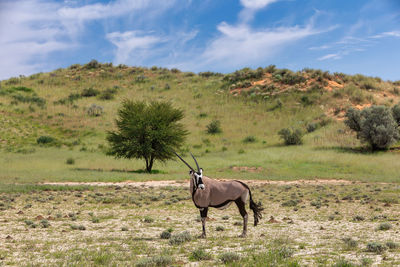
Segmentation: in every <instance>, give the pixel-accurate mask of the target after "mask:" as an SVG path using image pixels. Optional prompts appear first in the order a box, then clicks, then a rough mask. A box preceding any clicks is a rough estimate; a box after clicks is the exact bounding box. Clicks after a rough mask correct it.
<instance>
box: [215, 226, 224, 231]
mask: <svg viewBox="0 0 400 267" xmlns="http://www.w3.org/2000/svg"><path fill="white" fill-rule="evenodd" d="M215 231H218V232H222V231H225V228H224V227H223V226H221V225H218V226H217V227H216V228H215Z"/></svg>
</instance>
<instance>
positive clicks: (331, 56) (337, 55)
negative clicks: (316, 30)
mask: <svg viewBox="0 0 400 267" xmlns="http://www.w3.org/2000/svg"><path fill="white" fill-rule="evenodd" d="M340 58H341V55H340V54H339V53H336V54H327V55H325V56H322V57H319V58H318V60H327V59H340Z"/></svg>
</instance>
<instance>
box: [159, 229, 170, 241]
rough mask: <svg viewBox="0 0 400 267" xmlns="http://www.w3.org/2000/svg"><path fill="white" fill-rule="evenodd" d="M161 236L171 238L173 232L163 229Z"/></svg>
mask: <svg viewBox="0 0 400 267" xmlns="http://www.w3.org/2000/svg"><path fill="white" fill-rule="evenodd" d="M160 238H161V239H170V238H171V232H169V231H168V230H165V231H163V232H162V233H161V234H160Z"/></svg>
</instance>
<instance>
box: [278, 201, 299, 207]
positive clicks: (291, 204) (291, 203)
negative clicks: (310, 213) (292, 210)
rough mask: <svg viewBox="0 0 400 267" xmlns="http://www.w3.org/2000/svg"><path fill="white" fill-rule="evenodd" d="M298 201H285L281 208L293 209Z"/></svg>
mask: <svg viewBox="0 0 400 267" xmlns="http://www.w3.org/2000/svg"><path fill="white" fill-rule="evenodd" d="M297 203H298V201H296V200H293V199H290V200H288V201H285V202H283V203H282V204H281V206H282V207H295V206H297Z"/></svg>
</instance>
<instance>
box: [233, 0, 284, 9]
mask: <svg viewBox="0 0 400 267" xmlns="http://www.w3.org/2000/svg"><path fill="white" fill-rule="evenodd" d="M276 1H277V0H240V3H241V4H242V6H244V7H245V8H248V9H260V8H264V7H266V6H267V5H269V4H271V3H273V2H276Z"/></svg>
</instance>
